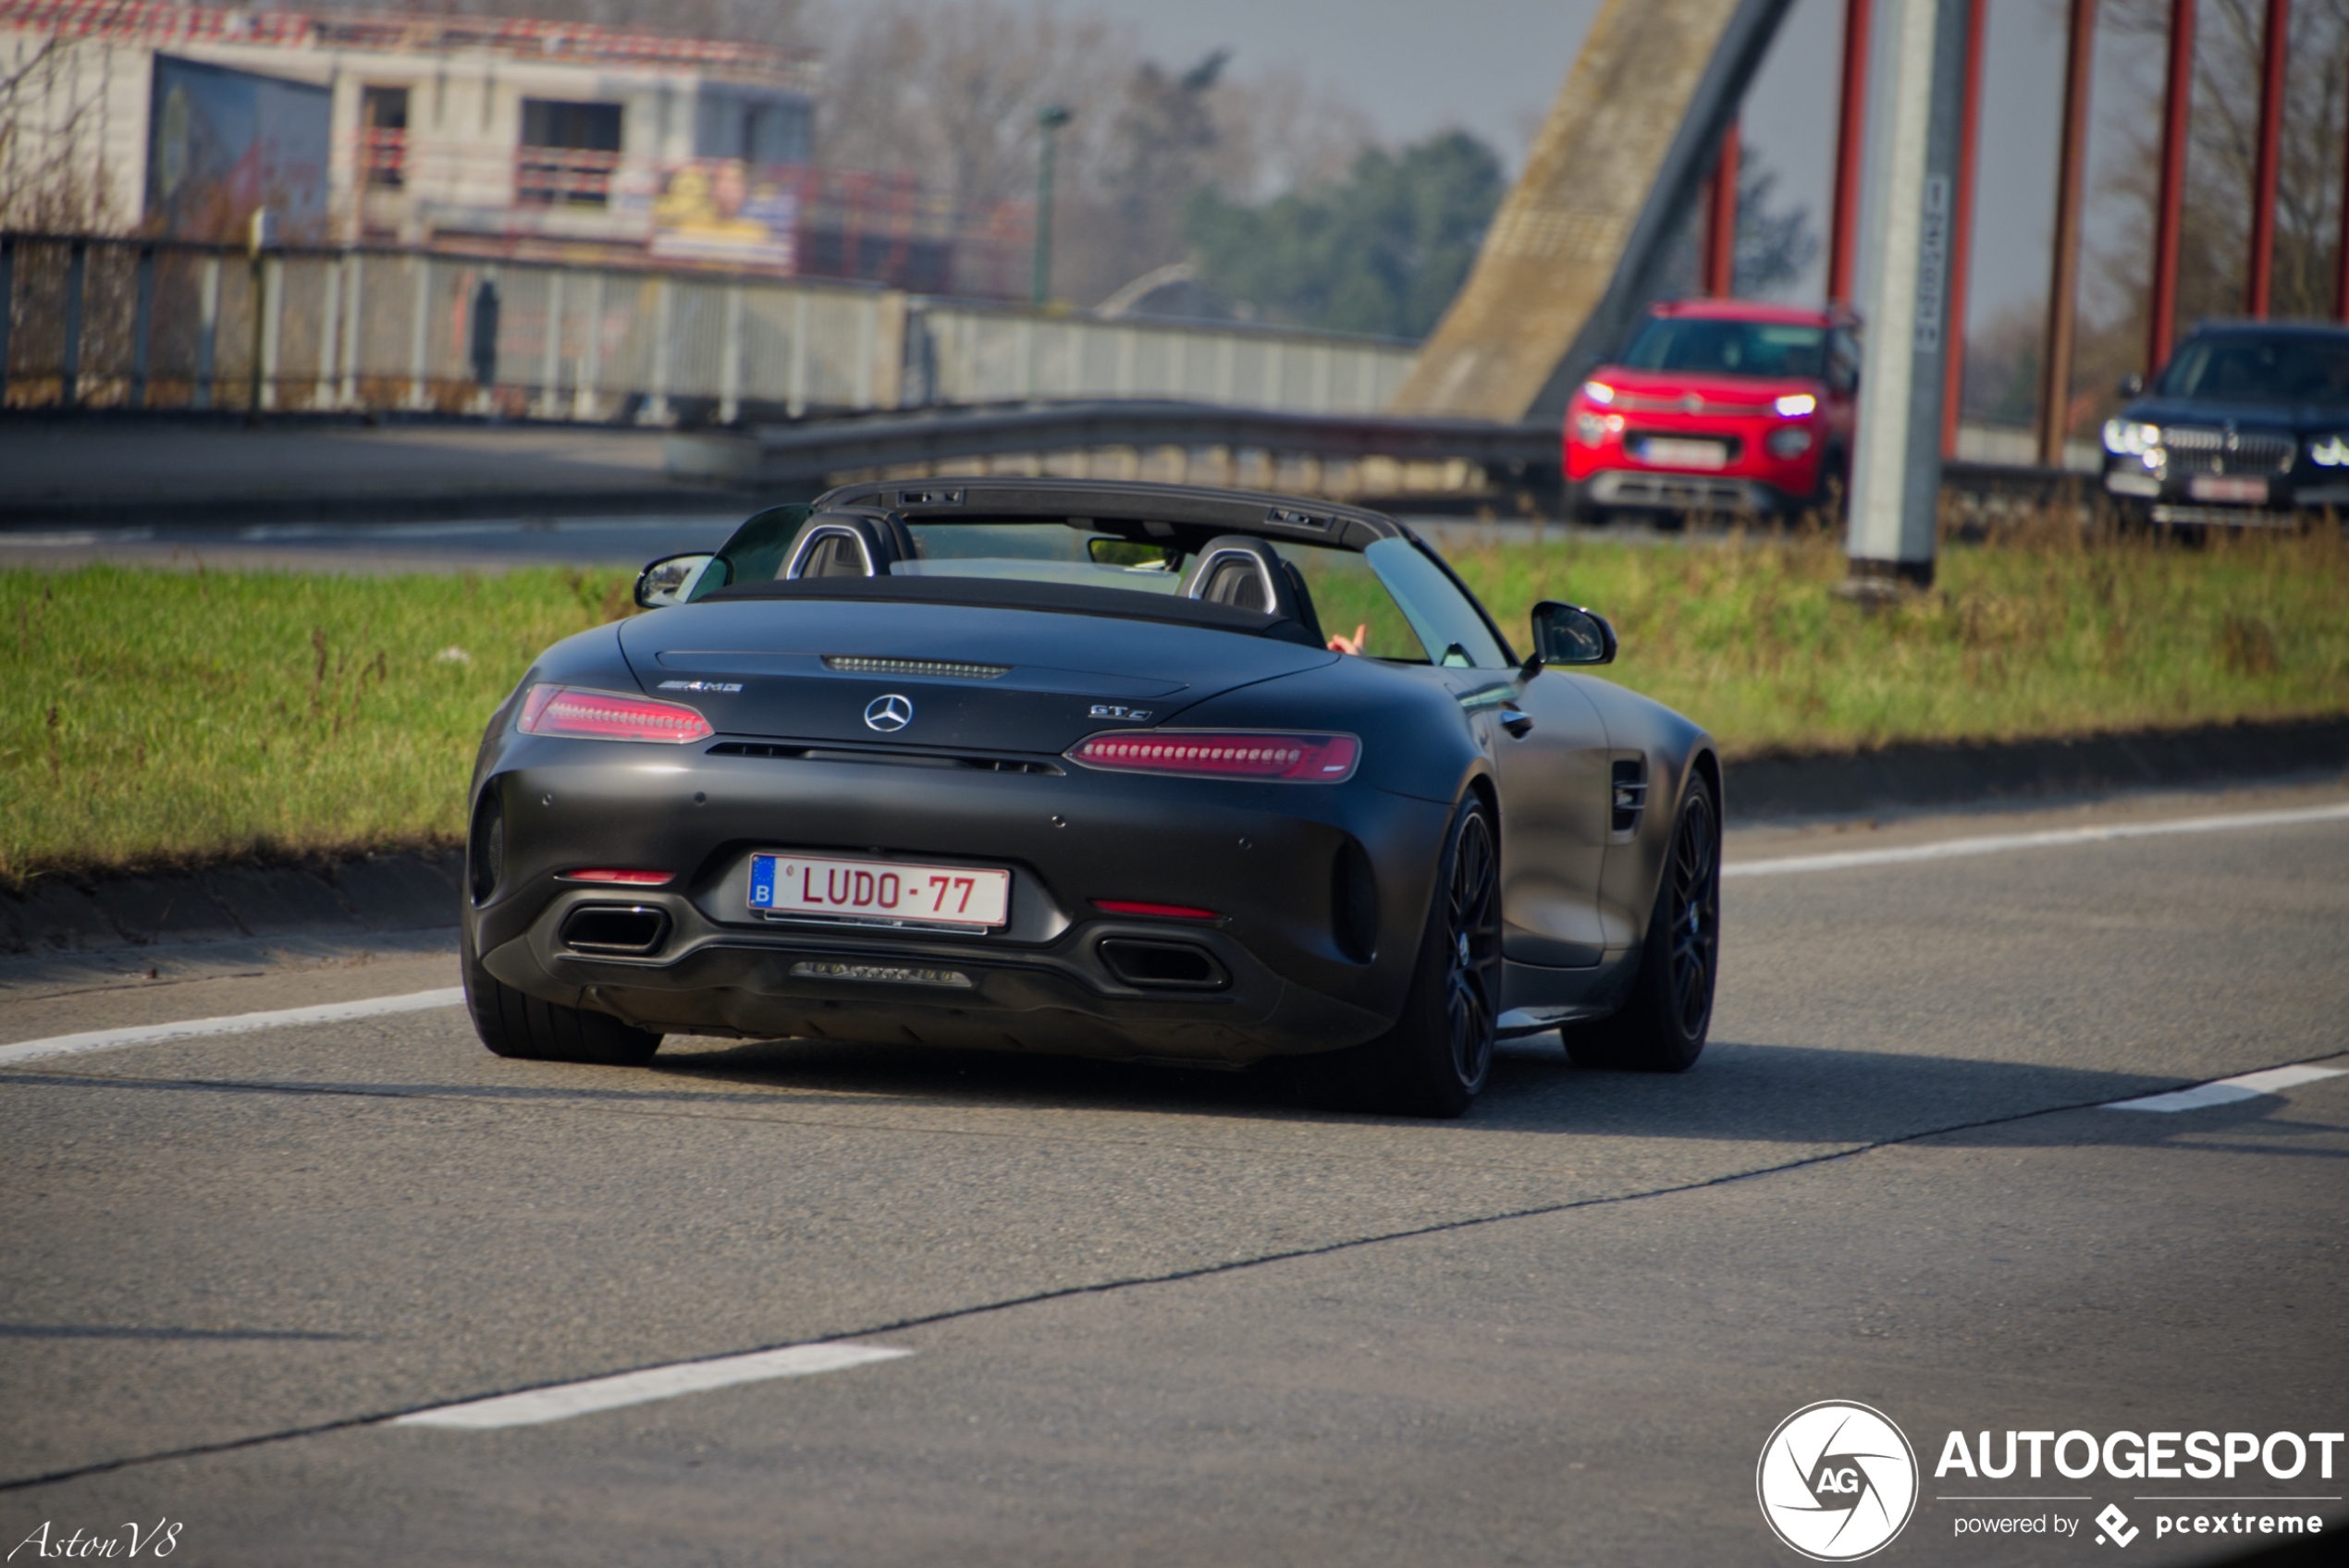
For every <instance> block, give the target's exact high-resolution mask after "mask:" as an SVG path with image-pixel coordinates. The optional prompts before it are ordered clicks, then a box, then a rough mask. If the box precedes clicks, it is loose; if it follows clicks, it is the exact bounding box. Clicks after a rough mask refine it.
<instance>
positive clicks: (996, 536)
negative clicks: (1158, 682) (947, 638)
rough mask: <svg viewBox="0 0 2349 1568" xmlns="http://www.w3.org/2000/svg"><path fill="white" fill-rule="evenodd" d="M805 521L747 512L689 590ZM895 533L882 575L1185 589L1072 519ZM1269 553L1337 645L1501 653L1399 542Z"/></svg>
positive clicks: (1168, 562) (782, 559) (1469, 659)
mask: <svg viewBox="0 0 2349 1568" xmlns="http://www.w3.org/2000/svg"><path fill="white" fill-rule="evenodd" d="M809 518H810V508H806V507H778V508H774V509H773V510H771V511H769V512H764V513H761V514H760V515H759V516H757V517H755V518H753V519H751V521H749V522H746V523H744V525H743V527H742V528H740V529H738V530H737V531H736V532H735V534H734V536H733V538H732V539H730V540H728V541H727V543H726V545H725V548H724V550H723V551H722V552H721V553H722V555H723V557H725V559H726V561H727V563H728V566H729V568H730V570H727V571H725V572H719V573H713V574H710V576H709V578H708V580H707V584H706V585H697V587H696V590H695V593H694V594H692V595H691V596H692V597H695V598H699V597H701V596H703V594H706V593H707V592H710V591H713V590H715V589H716V588H718V587H719V586H722V585H723V584H725V583H727V582H760V581H767V580H771V579H774V578H777V577H780V576H781V575H782V574H783V573H784V572H785V571H786V570H789V569H790V565H791V561H792V558H793V553H794V545H795V544H796V542H797V539H798V535H799V533H800V531H801V530H802V529H803V528H804V527H806V525H807V523H808V521H809ZM904 531H905V535H906V537H907V538H908V539H909V540H910V542H911V544H912V545H913V553H912V555H911V556H910V557H908V558H904V559H899V560H895V561H893V562H892V563H891V565H890V567H889V575H890V576H892V577H959V578H971V577H984V578H999V579H1009V580H1013V581H1019V582H1059V583H1074V584H1080V585H1084V586H1088V587H1095V588H1122V589H1125V590H1126V591H1127V592H1129V593H1144V594H1180V593H1183V592H1185V591H1186V590H1187V587H1188V586H1189V584H1188V581H1187V579H1188V569H1189V568H1190V567H1191V566H1192V565H1193V564H1194V561H1193V558H1192V557H1191V556H1190V555H1189V554H1188V553H1187V552H1186V551H1185V550H1184V549H1183V548H1182V547H1181V546H1180V545H1177V544H1175V543H1164V544H1162V543H1159V542H1157V541H1156V540H1154V539H1151V538H1150V537H1148V536H1147V534H1144V535H1143V536H1141V537H1133V536H1129V534H1128V533H1122V532H1121V533H1113V532H1110V531H1109V530H1108V529H1106V528H1095V527H1092V526H1089V525H1078V526H1073V525H1072V524H1071V523H1070V522H1068V521H1064V520H1061V519H1057V518H1054V519H1050V520H1043V521H1026V520H1005V521H978V522H934V521H920V520H909V521H907V522H906V523H905V524H904ZM1134 532H1135V533H1142V531H1141V530H1140V529H1139V528H1137V529H1135V530H1134ZM819 547H820V546H819ZM1273 554H1274V555H1275V556H1276V557H1279V558H1280V559H1281V560H1282V561H1284V562H1285V563H1287V565H1289V566H1291V567H1293V568H1295V569H1296V572H1297V578H1296V582H1297V585H1299V586H1301V587H1302V588H1303V590H1304V593H1303V595H1302V599H1303V607H1304V609H1305V612H1306V613H1305V615H1304V617H1303V618H1302V619H1304V620H1305V621H1306V622H1307V624H1308V625H1310V624H1312V623H1313V622H1315V621H1318V622H1319V623H1320V627H1321V635H1322V637H1324V638H1325V639H1326V641H1327V643H1328V646H1329V647H1330V648H1332V649H1333V650H1334V651H1336V652H1338V653H1345V654H1359V655H1363V656H1365V657H1369V658H1379V659H1386V660H1390V661H1393V662H1396V663H1404V664H1454V665H1465V664H1472V665H1476V666H1479V667H1483V666H1496V667H1497V666H1500V665H1505V664H1507V662H1508V661H1507V655H1506V654H1505V652H1504V651H1503V650H1502V649H1501V648H1500V646H1499V644H1497V643H1495V642H1494V639H1493V636H1492V633H1491V632H1490V631H1488V630H1487V629H1486V628H1485V625H1484V621H1483V619H1482V617H1481V616H1480V615H1479V614H1478V613H1477V611H1476V609H1475V607H1474V606H1472V605H1470V603H1469V601H1468V600H1467V598H1466V597H1465V596H1464V595H1463V594H1461V593H1460V592H1459V590H1458V589H1457V588H1455V587H1454V586H1453V585H1452V583H1451V582H1450V580H1449V579H1447V578H1445V575H1444V573H1443V571H1442V570H1441V569H1439V568H1437V567H1436V566H1435V565H1434V564H1433V563H1432V562H1430V561H1429V560H1427V558H1426V557H1423V556H1421V555H1420V553H1419V551H1418V548H1417V546H1415V545H1411V544H1410V543H1409V542H1408V540H1402V539H1387V540H1382V541H1380V542H1379V543H1378V544H1375V545H1371V547H1370V549H1369V551H1368V552H1367V553H1363V552H1357V551H1353V550H1342V549H1336V548H1333V547H1330V546H1326V545H1308V544H1302V543H1295V542H1291V541H1287V540H1283V541H1281V542H1280V543H1278V544H1277V545H1273ZM807 565H808V563H803V575H809V576H821V575H828V574H830V572H832V571H838V570H845V571H848V572H851V573H853V574H858V575H861V574H862V572H863V561H862V559H861V557H856V556H855V553H854V551H853V550H852V551H849V552H846V553H843V555H842V558H841V559H840V560H839V561H838V562H836V563H834V562H830V561H827V562H823V563H817V564H816V566H815V570H807Z"/></svg>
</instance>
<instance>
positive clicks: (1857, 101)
mask: <svg viewBox="0 0 2349 1568" xmlns="http://www.w3.org/2000/svg"><path fill="white" fill-rule="evenodd" d="M1873 9H1874V0H1843V96H1842V99H1841V100H1840V103H1839V107H1838V109H1837V118H1836V136H1835V210H1834V211H1833V212H1832V213H1831V214H1829V216H1828V222H1827V299H1828V300H1829V301H1830V302H1831V303H1834V304H1838V305H1848V304H1850V303H1851V283H1852V277H1851V274H1852V264H1851V263H1852V256H1853V246H1854V244H1855V243H1856V241H1857V239H1858V237H1859V232H1860V162H1861V157H1862V154H1863V152H1864V151H1865V147H1866V138H1867V130H1868V18H1869V16H1870V13H1871V12H1872V11H1873Z"/></svg>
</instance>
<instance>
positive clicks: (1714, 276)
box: [1704, 119, 1742, 300]
mask: <svg viewBox="0 0 2349 1568" xmlns="http://www.w3.org/2000/svg"><path fill="white" fill-rule="evenodd" d="M1739 136H1740V128H1739V125H1738V122H1737V121H1736V120H1735V119H1731V120H1730V121H1729V129H1727V130H1725V131H1723V132H1722V133H1721V153H1720V156H1719V157H1718V158H1717V159H1716V161H1715V162H1714V165H1713V178H1711V179H1710V180H1708V181H1706V182H1705V187H1704V292H1705V294H1706V295H1707V297H1709V298H1711V299H1715V300H1729V299H1734V298H1736V296H1737V291H1738V161H1739V154H1740V152H1741V150H1742V148H1741V144H1740V141H1739Z"/></svg>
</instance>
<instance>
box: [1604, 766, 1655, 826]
mask: <svg viewBox="0 0 2349 1568" xmlns="http://www.w3.org/2000/svg"><path fill="white" fill-rule="evenodd" d="M1608 795H1609V799H1610V801H1611V802H1612V809H1611V810H1610V812H1609V814H1608V815H1609V821H1608V826H1609V827H1612V828H1613V829H1614V830H1615V831H1616V832H1617V833H1635V832H1637V831H1638V830H1639V827H1640V814H1641V813H1642V812H1643V811H1645V810H1646V809H1647V803H1648V765H1647V763H1646V761H1645V760H1644V759H1642V758H1640V757H1632V758H1630V760H1629V761H1625V762H1618V763H1617V764H1616V765H1615V777H1614V778H1613V780H1612V781H1611V783H1610V786H1609V790H1608Z"/></svg>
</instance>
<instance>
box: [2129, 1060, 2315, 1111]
mask: <svg viewBox="0 0 2349 1568" xmlns="http://www.w3.org/2000/svg"><path fill="white" fill-rule="evenodd" d="M2343 1071H2344V1070H2343V1069H2342V1068H2338V1067H2270V1068H2269V1069H2267V1070H2266V1071H2265V1072H2244V1073H2241V1074H2239V1075H2237V1076H2235V1077H2232V1078H2220V1079H2219V1080H2217V1081H2216V1082H2214V1083H2209V1084H2195V1086H2194V1087H2193V1088H2191V1089H2172V1090H2171V1091H2170V1092H2169V1093H2168V1094H2166V1095H2146V1096H2141V1097H2139V1098H2137V1099H2134V1100H2112V1101H2109V1102H2108V1103H2107V1104H2104V1105H2100V1106H2098V1107H2097V1109H2098V1110H2163V1111H2178V1110H2200V1109H2204V1108H2205V1107H2206V1106H2214V1105H2232V1104H2233V1103H2234V1102H2235V1101H2237V1100H2256V1099H2257V1098H2258V1097H2259V1096H2262V1095H2272V1094H2276V1093H2278V1092H2280V1091H2281V1090H2284V1089H2289V1088H2291V1087H2293V1086H2294V1084H2313V1083H2315V1082H2316V1081H2317V1080H2318V1079H2319V1078H2338V1077H2340V1076H2341V1075H2342V1073H2343Z"/></svg>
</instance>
